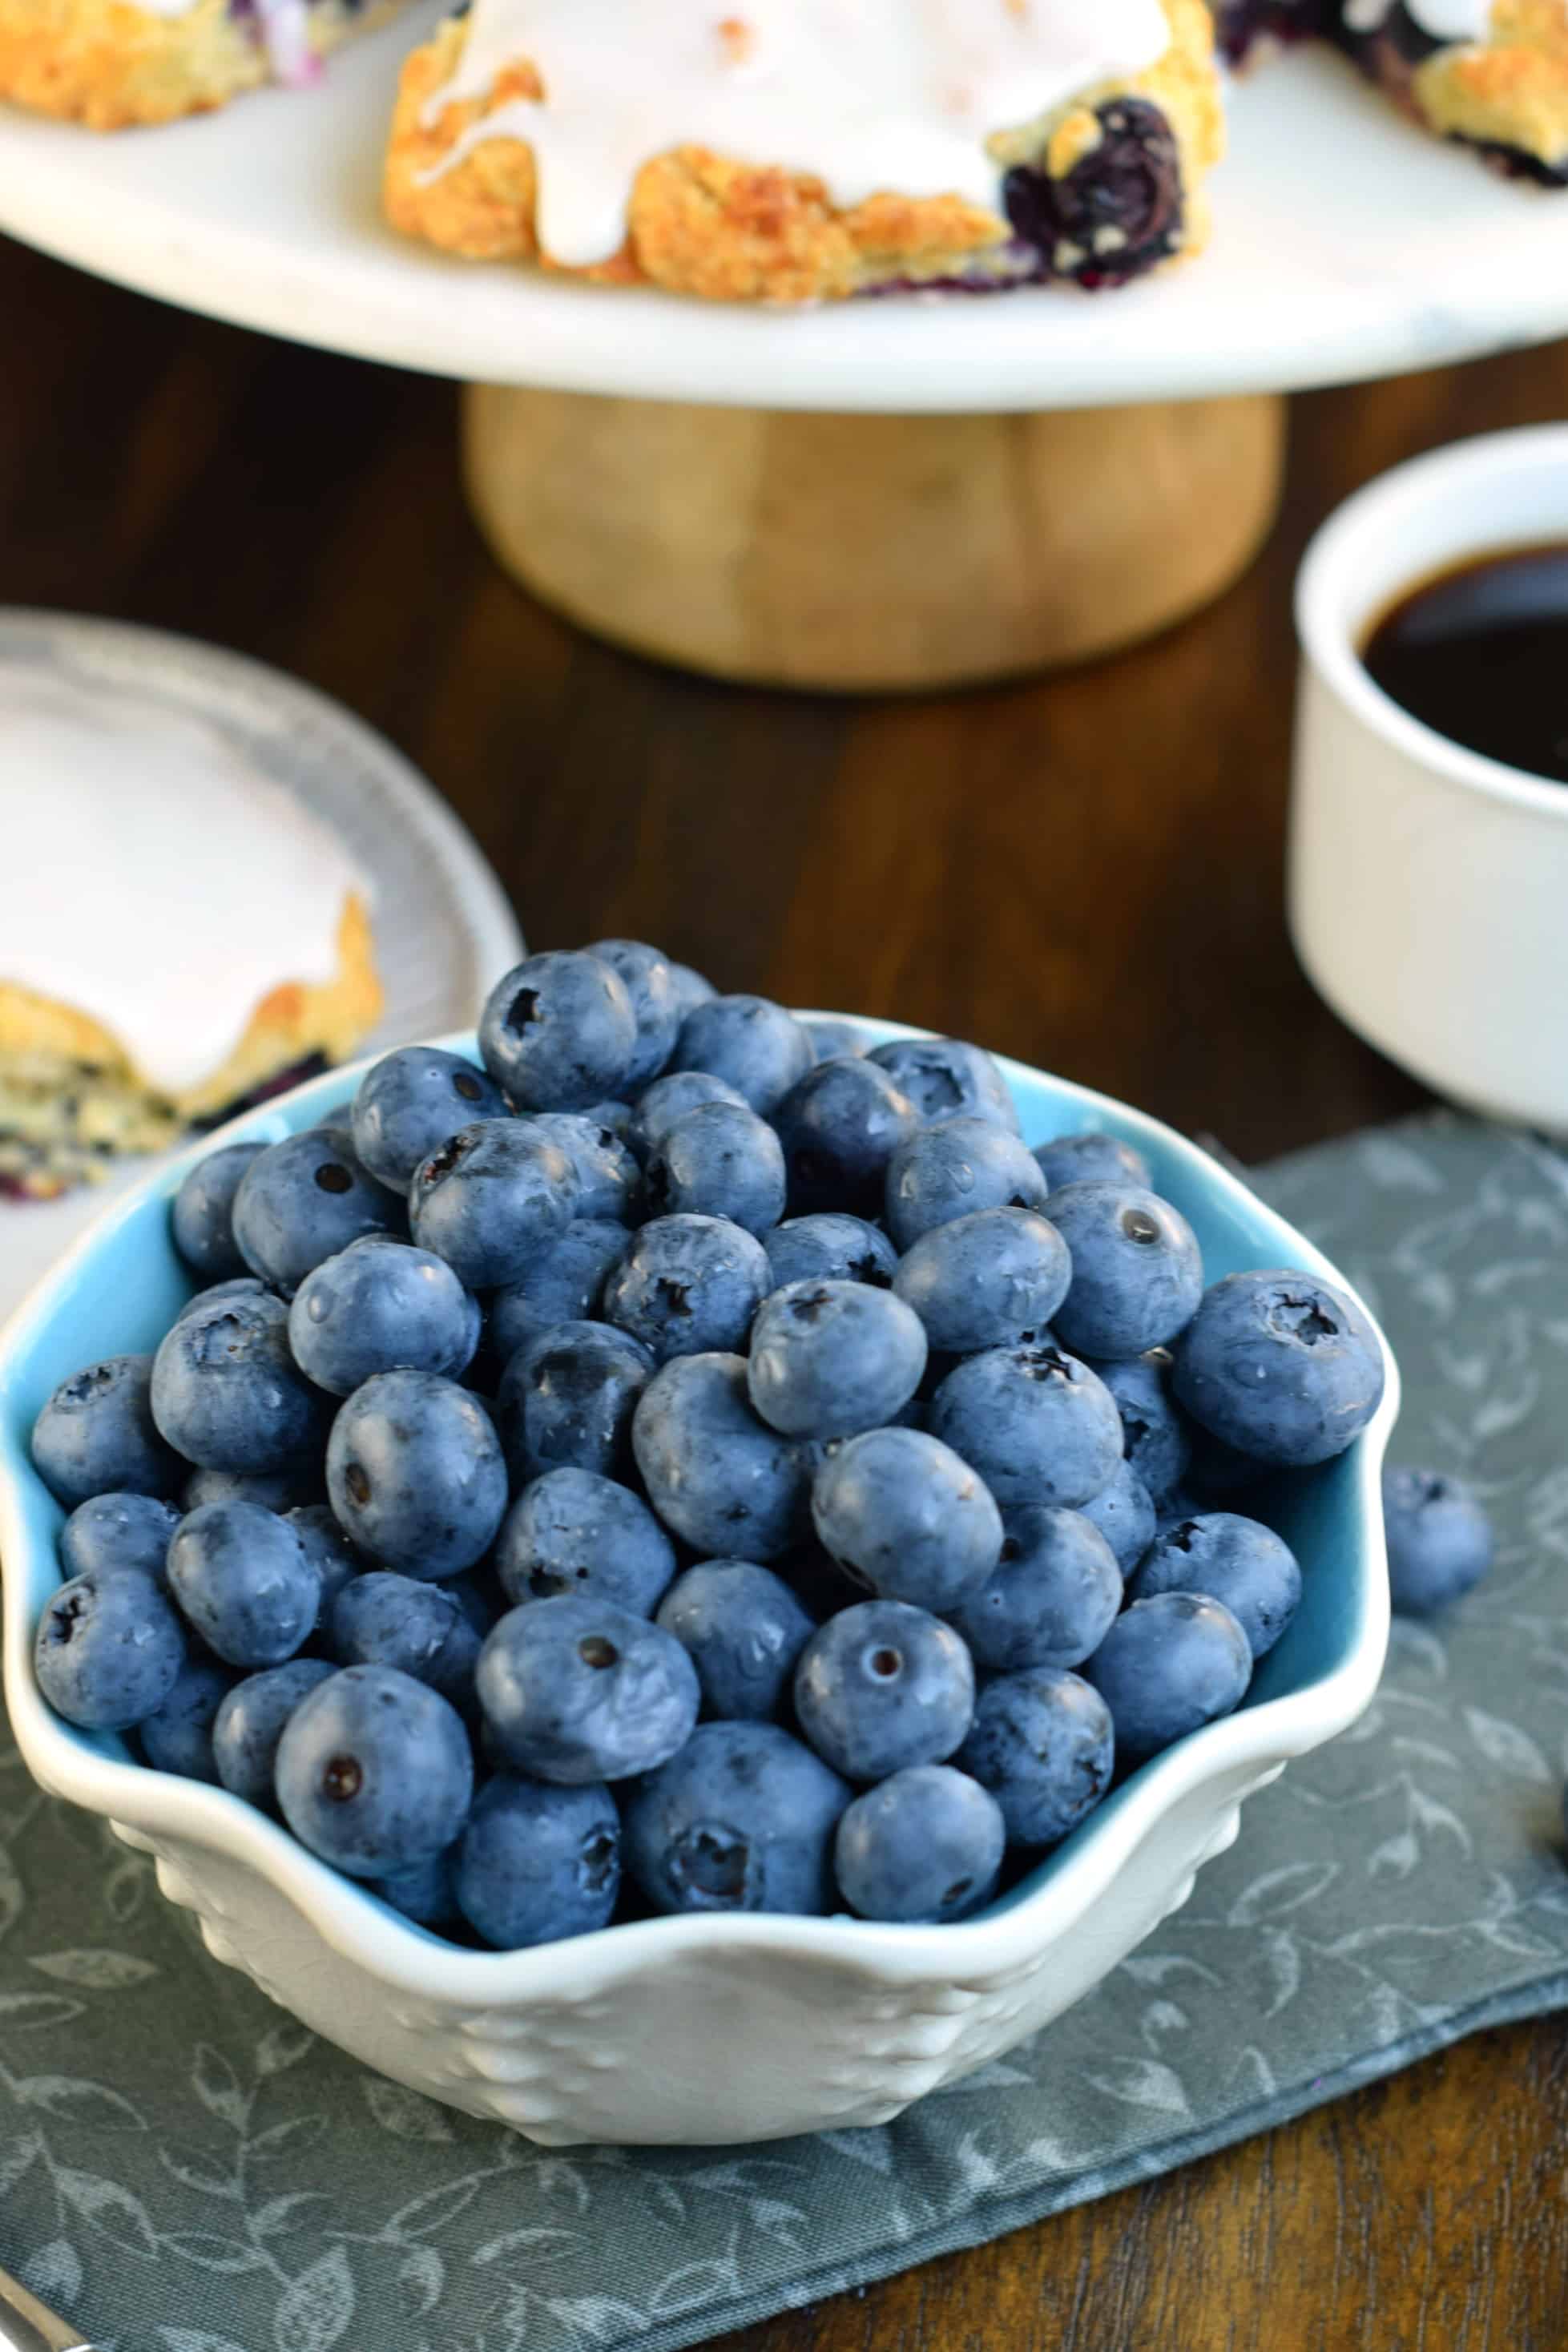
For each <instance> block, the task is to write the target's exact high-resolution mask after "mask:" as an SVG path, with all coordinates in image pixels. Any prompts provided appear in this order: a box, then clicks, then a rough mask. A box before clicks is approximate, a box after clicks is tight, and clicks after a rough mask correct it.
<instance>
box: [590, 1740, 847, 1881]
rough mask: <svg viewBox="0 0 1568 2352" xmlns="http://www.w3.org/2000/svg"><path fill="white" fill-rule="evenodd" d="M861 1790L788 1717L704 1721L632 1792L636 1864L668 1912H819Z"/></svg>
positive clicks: (630, 1851)
mask: <svg viewBox="0 0 1568 2352" xmlns="http://www.w3.org/2000/svg"><path fill="white" fill-rule="evenodd" d="M851 1795H852V1790H850V1788H849V1785H848V1783H847V1782H845V1781H843V1780H840V1778H839V1776H838V1774H837V1773H836V1772H832V1771H830V1770H829V1769H828V1767H827V1766H826V1765H825V1764H824V1763H822V1762H821V1759H819V1758H818V1757H815V1756H813V1755H812V1753H811V1751H810V1748H803V1747H802V1746H801V1745H800V1741H799V1740H798V1739H792V1738H790V1737H789V1733H788V1732H787V1731H781V1730H780V1729H779V1726H778V1725H777V1724H774V1723H705V1724H701V1725H699V1727H697V1729H696V1730H695V1732H694V1733H693V1734H692V1736H691V1738H690V1739H689V1740H688V1741H687V1742H686V1745H685V1748H683V1749H682V1750H681V1752H680V1754H679V1755H678V1756H676V1757H675V1758H674V1759H673V1761H672V1762H670V1763H668V1764H666V1765H664V1768H663V1769H662V1770H660V1771H658V1772H655V1773H653V1774H652V1775H651V1777H650V1778H649V1779H648V1780H645V1781H644V1782H643V1785H642V1787H641V1788H640V1789H638V1790H636V1791H635V1792H634V1793H633V1795H632V1799H631V1801H630V1803H629V1804H628V1806H627V1808H626V1816H625V1850H626V1866H627V1869H628V1870H629V1871H630V1873H631V1874H632V1877H633V1878H634V1879H635V1881H636V1883H637V1885H639V1886H640V1887H641V1889H642V1891H643V1894H644V1895H646V1896H647V1898H648V1900H649V1902H650V1903H652V1904H653V1906H654V1907H655V1908H656V1909H657V1910H660V1911H785V1912H797V1913H807V1914H817V1915H820V1914H821V1913H823V1912H827V1911H831V1909H832V1907H833V1883H832V1842H833V1832H834V1831H835V1829H836V1828H837V1827H838V1823H839V1819H840V1816H841V1813H842V1812H843V1810H844V1808H845V1806H846V1805H847V1804H848V1803H849V1801H850V1797H851Z"/></svg>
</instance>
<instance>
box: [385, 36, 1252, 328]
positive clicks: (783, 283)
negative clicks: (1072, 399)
mask: <svg viewBox="0 0 1568 2352" xmlns="http://www.w3.org/2000/svg"><path fill="white" fill-rule="evenodd" d="M1223 137H1224V128H1223V116H1222V111H1221V105H1220V94H1219V86H1218V75H1217V72H1216V68H1215V62H1214V55H1213V28H1212V24H1211V21H1210V17H1209V14H1208V10H1207V6H1206V5H1204V0H1029V5H1019V0H922V5H913V0H740V5H738V6H737V9H736V12H735V13H733V14H731V15H720V14H717V13H716V11H715V10H714V9H713V8H712V7H710V6H709V5H706V0H475V5H474V6H473V7H472V9H471V10H470V11H469V12H468V13H467V14H466V15H463V16H454V17H450V18H448V19H447V20H446V22H445V23H444V24H443V25H442V26H440V27H439V28H438V30H437V32H436V33H435V35H434V38H433V39H432V40H430V41H429V42H428V43H426V44H425V45H424V46H423V47H421V48H418V49H416V50H415V51H414V52H413V56H412V57H411V58H409V60H408V62H407V64H406V65H405V67H404V68H403V75H402V87H401V90H400V93H399V98H398V103H397V109H396V113H395V117H394V121H393V127H392V141H391V146H390V150H389V153H388V159H387V170H386V190H385V193H386V206H387V212H388V215H389V217H390V218H391V220H392V223H393V225H394V226H396V227H398V228H400V229H402V230H403V231H404V232H406V233H407V234H408V235H409V236H418V237H423V238H425V239H427V240H428V241H429V242H430V243H432V244H434V245H437V246H440V247H444V249H445V250H446V251H448V252H452V253H457V254H462V255H465V256H466V257H470V258H474V259H481V260H526V261H535V260H537V261H539V262H541V263H542V264H543V265H544V266H545V267H547V268H553V269H560V270H568V271H571V272H573V273H576V274H579V275H581V276H583V277H587V278H595V279H599V280H601V281H604V282H608V283H612V284H619V285H627V284H636V283H639V282H645V283H651V284H653V285H656V286H660V287H663V288H664V289H666V290H668V291H670V292H674V293H681V294H693V295H698V296H703V297H706V298H707V299H712V300H716V301H760V302H774V303H798V302H809V301H817V300H823V299H835V298H839V297H843V296H847V295H852V294H864V293H874V292H879V291H886V290H893V289H904V288H912V287H960V288H963V289H966V290H972V291H984V290H988V289H993V288H1001V287H1007V286H1014V285H1019V284H1024V283H1031V282H1032V283H1038V282H1040V281H1043V280H1049V279H1066V280H1071V281H1074V282H1076V283H1077V284H1078V285H1080V286H1082V287H1085V288H1096V287H1104V286H1119V285H1123V284H1125V283H1126V282H1127V280H1129V279H1130V278H1137V277H1141V276H1143V275H1144V274H1145V272H1146V271H1148V270H1150V269H1153V268H1156V267H1157V266H1158V265H1160V264H1161V263H1163V262H1166V261H1168V260H1171V259H1173V258H1174V257H1176V256H1177V255H1180V254H1190V253H1194V252H1196V251H1197V250H1198V248H1199V247H1201V246H1202V244H1203V242H1204V238H1205V236H1206V234H1207V206H1206V203H1205V198H1204V183H1205V181H1206V179H1207V174H1208V173H1209V171H1210V170H1211V168H1212V167H1213V165H1214V164H1215V163H1216V162H1218V157H1219V155H1220V152H1221V150H1222V146H1223Z"/></svg>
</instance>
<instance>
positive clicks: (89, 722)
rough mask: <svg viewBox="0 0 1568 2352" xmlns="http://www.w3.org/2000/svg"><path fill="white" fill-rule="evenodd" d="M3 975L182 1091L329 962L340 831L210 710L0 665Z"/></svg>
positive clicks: (168, 1087) (340, 876)
mask: <svg viewBox="0 0 1568 2352" xmlns="http://www.w3.org/2000/svg"><path fill="white" fill-rule="evenodd" d="M0 845H4V855H3V856H0V980H6V981H10V982H15V983H16V985H17V986H19V987H22V988H26V989H30V990H31V991H32V992H34V993H35V994H37V995H39V996H45V997H47V998H50V999H51V1000H53V1001H54V1002H57V1003H62V1004H68V1005H70V1006H72V1007H74V1008H75V1010H77V1011H78V1012H79V1013H87V1014H89V1015H90V1017H91V1018H92V1019H94V1020H96V1021H99V1022H101V1023H102V1024H103V1025H104V1027H105V1028H107V1029H109V1030H110V1031H111V1032H112V1033H113V1034H114V1035H115V1037H116V1038H118V1039H119V1041H120V1044H121V1045H122V1046H123V1047H124V1048H125V1050H126V1052H127V1053H128V1054H129V1055H131V1059H132V1061H133V1062H134V1064H135V1066H136V1068H137V1070H138V1072H139V1073H140V1075H141V1077H142V1078H143V1079H144V1080H145V1081H146V1082H147V1083H148V1084H149V1085H150V1086H152V1087H156V1088H158V1089H160V1090H161V1091H162V1092H164V1093H168V1094H179V1093H181V1092H183V1091H184V1090H185V1089H186V1088H188V1087H194V1086H196V1085H198V1084H199V1083H201V1082H202V1081H203V1080H204V1079H206V1078H209V1077H211V1076H213V1074H214V1071H216V1070H217V1069H219V1068H220V1067H221V1066H222V1065H223V1063H224V1062H225V1061H226V1060H227V1058H228V1056H229V1055H231V1054H232V1053H233V1052H234V1050H235V1046H236V1045H238V1044H239V1041H240V1038H241V1037H242V1036H243V1034H244V1033H245V1030H246V1026H247V1024H248V1023H249V1021H250V1018H251V1015H252V1014H253V1013H255V1011H256V1006H257V1005H258V1004H259V1003H260V1002H261V1000H262V998H263V997H264V996H266V995H267V993H268V992H269V991H271V990H272V989H274V988H276V987H277V986H278V985H279V984H280V983H281V982H285V981H304V982H324V981H328V980H330V979H331V978H332V977H333V975H334V973H335V972H336V971H337V969H338V950H337V934H338V927H339V922H340V918H341V916H342V912H343V904H344V900H345V898H346V897H347V896H348V894H349V892H350V891H351V890H354V891H358V892H359V894H360V896H361V898H363V899H366V900H367V901H368V898H369V895H370V894H369V892H368V889H367V887H366V885H365V883H364V881H363V879H362V877H361V875H360V874H359V872H358V871H357V869H356V868H355V866H354V864H353V862H352V860H351V859H350V856H349V855H348V852H347V851H346V850H345V849H344V847H343V846H342V844H341V843H340V841H339V839H338V837H337V835H335V834H334V833H332V832H331V831H330V830H329V828H328V827H327V826H325V825H323V824H319V822H318V820H317V819H316V818H315V817H313V816H312V815H311V814H309V812H308V810H306V809H305V808H303V807H302V806H301V805H300V803H299V802H298V800H297V799H296V798H295V796H294V795H293V793H290V792H288V791H287V789H286V788H285V787H284V786H283V785H281V784H279V783H277V782H274V781H273V779H272V778H270V777H268V776H267V775H265V774H263V773H262V772H261V771H260V770H259V769H257V768H256V767H254V766H253V765H252V764H251V762H250V761H248V760H246V758H245V757H244V755H243V754H242V752H241V751H239V750H238V748H237V747H236V746H235V744H233V743H232V742H230V741H229V740H227V739H226V738H225V737H224V736H223V735H221V734H220V733H219V732H218V731H217V730H216V729H215V728H214V727H211V726H209V725H208V724H207V723H206V722H205V721H204V720H202V719H196V718H192V717H185V716H183V715H180V714H177V713H174V712H172V711H169V710H167V709H164V708H163V707H162V705H160V704H158V703H155V702H152V701H151V700H148V699H144V698H141V697H140V696H138V695H135V694H132V693H130V692H127V691H124V690H122V689H120V688H116V687H113V686H109V685H99V684H98V683H96V682H83V683H81V684H77V683H75V682H72V683H70V684H67V683H66V682H65V681H64V680H61V679H57V678H47V677H39V676H38V675H37V673H36V672H33V671H24V670H21V669H18V668H16V667H13V666H10V665H6V664H3V663H0Z"/></svg>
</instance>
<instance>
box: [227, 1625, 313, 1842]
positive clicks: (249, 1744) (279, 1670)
mask: <svg viewBox="0 0 1568 2352" xmlns="http://www.w3.org/2000/svg"><path fill="white" fill-rule="evenodd" d="M334 1671H335V1669H334V1668H333V1667H331V1666H329V1664H327V1662H326V1660H325V1659H324V1658H290V1659H289V1661H288V1663H287V1665H282V1666H268V1667H267V1669H266V1671H265V1672H264V1673H262V1674H259V1675H246V1678H245V1680H244V1682H240V1683H235V1685H234V1688H233V1689H232V1690H231V1691H229V1693H228V1694H227V1696H225V1698H224V1700H223V1702H222V1704H221V1705H220V1706H219V1708H218V1711H217V1715H216V1717H215V1718H214V1724H213V1734H212V1738H213V1762H214V1766H215V1768H216V1770H217V1776H218V1779H219V1780H221V1781H222V1782H223V1785H224V1787H225V1789H227V1790H229V1791H230V1792H231V1794H232V1795H234V1796H236V1797H243V1798H244V1799H245V1800H246V1803H247V1804H252V1805H256V1806H259V1807H260V1809H261V1811H263V1812H266V1813H270V1812H275V1811H277V1796H276V1794H275V1791H274V1789H273V1785H272V1770H273V1766H274V1764H275V1762H276V1761H277V1743H278V1741H279V1740H280V1739H281V1738H282V1737H283V1727H284V1725H285V1724H286V1723H287V1721H288V1718H289V1717H290V1716H291V1715H292V1714H293V1712H294V1710H295V1708H296V1707H297V1706H298V1705H299V1702H300V1701H301V1699H303V1698H306V1697H308V1696H309V1694H310V1692H312V1691H313V1690H314V1689H315V1688H316V1687H317V1685H318V1684H319V1683H324V1682H326V1681H328V1680H329V1678H330V1676H331V1675H332V1674H333V1673H334Z"/></svg>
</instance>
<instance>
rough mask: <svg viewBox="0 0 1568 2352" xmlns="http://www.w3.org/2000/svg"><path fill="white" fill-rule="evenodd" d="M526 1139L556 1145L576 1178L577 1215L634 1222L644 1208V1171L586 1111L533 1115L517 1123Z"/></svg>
mask: <svg viewBox="0 0 1568 2352" xmlns="http://www.w3.org/2000/svg"><path fill="white" fill-rule="evenodd" d="M518 1126H519V1127H520V1129H521V1130H522V1132H523V1133H524V1134H525V1135H531V1136H534V1137H536V1138H537V1139H538V1140H539V1141H540V1142H541V1143H553V1144H554V1145H555V1147H556V1150H558V1151H563V1152H564V1153H565V1154H566V1156H567V1158H568V1160H570V1162H571V1170H572V1173H573V1175H574V1176H575V1177H576V1178H577V1205H576V1207H575V1209H574V1210H573V1212H572V1213H573V1215H574V1216H576V1217H609V1218H611V1219H612V1220H613V1221H614V1223H617V1224H620V1225H630V1224H635V1223H637V1221H638V1219H639V1217H640V1216H641V1213H642V1206H643V1171H642V1170H641V1169H640V1168H639V1167H638V1165H637V1162H636V1160H634V1159H633V1157H632V1153H631V1152H630V1151H629V1150H628V1149H627V1147H626V1145H625V1144H624V1143H623V1142H622V1139H621V1138H620V1137H619V1136H618V1135H617V1134H616V1133H615V1132H614V1131H613V1129H611V1128H608V1127H601V1126H596V1125H595V1123H594V1121H593V1120H592V1119H591V1118H587V1117H585V1116H584V1115H583V1114H582V1113H581V1112H579V1111H570V1110H550V1111H545V1110H538V1111H530V1112H529V1114H528V1117H527V1118H524V1119H520V1120H519V1121H518Z"/></svg>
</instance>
